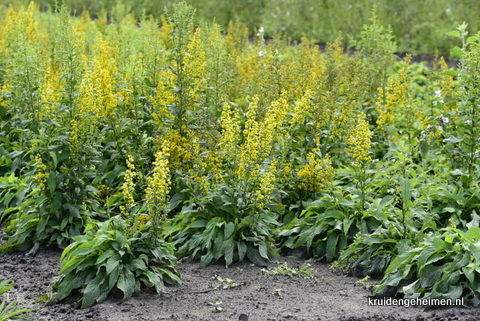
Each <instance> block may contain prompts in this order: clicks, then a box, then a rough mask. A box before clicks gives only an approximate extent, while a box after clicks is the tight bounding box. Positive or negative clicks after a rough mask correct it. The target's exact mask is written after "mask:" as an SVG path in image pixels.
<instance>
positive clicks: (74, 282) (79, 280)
mask: <svg viewBox="0 0 480 321" xmlns="http://www.w3.org/2000/svg"><path fill="white" fill-rule="evenodd" d="M87 275H88V271H87V272H81V273H69V274H67V275H66V276H65V277H64V278H63V279H61V281H60V282H59V283H58V289H57V291H56V296H55V302H50V304H54V303H56V302H58V301H61V300H63V299H65V298H66V297H67V296H69V295H70V293H71V292H72V291H73V290H75V289H78V288H80V287H82V286H83V285H85V279H86V277H87ZM47 303H48V302H47Z"/></svg>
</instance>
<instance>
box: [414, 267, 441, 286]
mask: <svg viewBox="0 0 480 321" xmlns="http://www.w3.org/2000/svg"><path fill="white" fill-rule="evenodd" d="M444 269H445V266H444V265H441V266H434V265H428V266H425V267H423V268H422V269H421V270H420V271H419V275H420V278H419V281H420V286H421V287H422V288H428V287H431V286H433V285H434V284H435V283H437V282H439V281H440V280H441V277H442V273H443V271H444Z"/></svg>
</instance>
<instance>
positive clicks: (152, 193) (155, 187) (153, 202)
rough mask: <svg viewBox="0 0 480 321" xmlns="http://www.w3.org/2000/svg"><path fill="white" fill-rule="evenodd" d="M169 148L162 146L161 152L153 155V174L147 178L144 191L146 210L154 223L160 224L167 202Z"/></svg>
mask: <svg viewBox="0 0 480 321" xmlns="http://www.w3.org/2000/svg"><path fill="white" fill-rule="evenodd" d="M169 156H170V153H169V147H168V145H167V144H163V145H162V148H161V150H159V151H158V152H157V153H156V154H155V162H153V166H154V168H153V173H152V174H151V176H150V177H148V178H147V184H148V186H147V188H146V190H145V195H146V201H147V208H148V213H149V215H150V217H151V218H152V219H153V220H154V222H157V223H160V221H161V219H162V217H163V215H164V211H165V207H166V205H167V202H168V198H167V197H168V194H169V191H170V185H171V182H170V171H169V168H168V159H169Z"/></svg>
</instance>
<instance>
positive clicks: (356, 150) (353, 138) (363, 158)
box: [345, 113, 373, 164]
mask: <svg viewBox="0 0 480 321" xmlns="http://www.w3.org/2000/svg"><path fill="white" fill-rule="evenodd" d="M365 117H366V116H365V114H364V113H361V114H360V115H359V116H358V119H357V124H356V126H355V127H354V128H353V130H352V132H351V134H350V136H349V137H348V138H347V144H348V145H349V146H348V147H347V148H346V149H345V152H346V153H347V155H348V156H350V157H351V158H352V159H353V161H354V162H355V163H356V164H365V163H368V162H370V161H371V160H372V159H371V157H370V156H368V153H369V152H370V148H371V139H372V136H373V132H372V131H371V130H370V128H369V125H368V122H367V121H366V120H365Z"/></svg>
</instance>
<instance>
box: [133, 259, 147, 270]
mask: <svg viewBox="0 0 480 321" xmlns="http://www.w3.org/2000/svg"><path fill="white" fill-rule="evenodd" d="M130 265H131V266H132V268H134V269H135V270H141V271H146V270H147V266H146V265H145V261H144V260H142V259H140V258H135V259H133V260H132V262H131V263H130Z"/></svg>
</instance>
